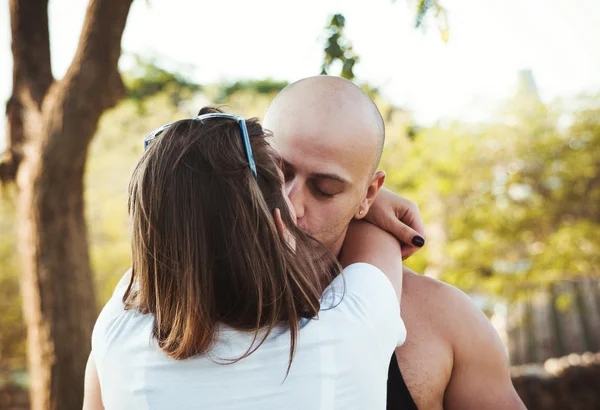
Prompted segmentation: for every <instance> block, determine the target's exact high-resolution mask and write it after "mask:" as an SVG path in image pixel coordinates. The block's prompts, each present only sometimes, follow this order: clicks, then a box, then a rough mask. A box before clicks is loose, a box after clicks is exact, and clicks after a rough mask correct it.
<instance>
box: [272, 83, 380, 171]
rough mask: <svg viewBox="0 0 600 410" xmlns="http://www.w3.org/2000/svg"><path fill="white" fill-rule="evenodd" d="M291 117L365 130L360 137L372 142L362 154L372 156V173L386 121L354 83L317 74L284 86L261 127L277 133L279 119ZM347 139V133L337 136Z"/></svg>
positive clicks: (371, 101) (283, 119) (378, 156)
mask: <svg viewBox="0 0 600 410" xmlns="http://www.w3.org/2000/svg"><path fill="white" fill-rule="evenodd" d="M290 119H295V120H298V121H311V122H317V123H325V122H327V123H333V125H335V123H340V122H345V123H346V124H347V125H349V126H357V127H360V128H361V129H364V130H365V131H367V132H366V133H365V134H364V135H363V136H362V138H366V139H367V141H369V142H371V143H372V144H373V145H372V147H371V149H368V151H367V152H365V153H364V154H368V155H370V156H371V159H372V167H371V172H374V171H375V169H376V168H377V166H378V165H379V161H380V159H381V154H382V152H383V145H384V142H385V124H384V121H383V118H382V116H381V113H380V112H379V109H378V108H377V105H375V103H374V102H373V100H371V98H370V97H369V96H368V95H367V94H366V93H365V92H364V91H363V90H361V89H360V88H359V87H358V86H357V85H356V84H354V83H352V82H351V81H348V80H346V79H344V78H341V77H334V76H326V75H319V76H314V77H308V78H304V79H302V80H299V81H296V82H294V83H292V84H290V85H288V86H287V87H285V88H284V89H283V90H282V91H281V92H280V93H279V94H278V95H277V96H276V97H275V99H274V100H273V102H272V103H271V105H270V107H269V109H268V110H267V113H266V115H265V119H264V126H265V128H268V129H270V130H272V131H274V132H275V134H277V128H278V127H279V126H280V125H281V121H285V122H289V121H290ZM340 137H342V138H345V139H346V140H345V141H344V142H345V143H352V141H348V139H347V137H348V135H340Z"/></svg>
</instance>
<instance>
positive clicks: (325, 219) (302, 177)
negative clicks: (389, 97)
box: [273, 121, 372, 253]
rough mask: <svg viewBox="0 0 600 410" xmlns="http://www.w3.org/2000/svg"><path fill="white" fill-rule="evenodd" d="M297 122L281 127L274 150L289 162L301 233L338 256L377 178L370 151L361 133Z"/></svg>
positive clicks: (286, 167)
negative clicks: (357, 135)
mask: <svg viewBox="0 0 600 410" xmlns="http://www.w3.org/2000/svg"><path fill="white" fill-rule="evenodd" d="M333 125H334V124H323V123H317V122H314V123H312V124H307V123H304V124H300V123H298V122H297V121H289V122H288V121H286V122H285V123H279V124H278V126H277V127H274V128H277V129H275V130H273V131H274V134H275V137H274V139H273V145H274V146H275V149H276V150H277V151H278V152H279V154H280V155H281V157H282V158H283V163H284V166H283V173H284V177H285V188H286V192H287V194H288V196H289V199H290V200H291V203H292V204H293V206H294V209H295V211H296V217H297V221H298V227H299V228H300V229H302V230H304V231H305V232H307V233H309V234H310V235H312V236H314V237H315V238H317V239H318V240H320V241H321V242H323V243H324V244H325V245H326V246H327V247H328V248H329V249H330V250H331V251H332V252H334V253H337V252H339V250H340V247H341V245H342V242H343V239H344V236H345V233H346V229H347V227H348V224H349V223H350V221H351V220H352V218H353V217H354V215H355V214H356V213H357V212H358V208H359V205H360V203H361V201H362V200H363V199H364V197H365V194H366V189H367V185H368V181H369V178H370V176H371V167H372V155H370V153H369V150H370V149H371V148H370V145H369V144H368V143H366V142H364V141H363V143H361V139H360V138H353V136H352V135H348V133H351V132H361V130H360V129H354V130H352V129H344V127H336V126H333Z"/></svg>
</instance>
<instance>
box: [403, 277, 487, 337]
mask: <svg viewBox="0 0 600 410" xmlns="http://www.w3.org/2000/svg"><path fill="white" fill-rule="evenodd" d="M402 298H403V299H402V309H403V311H404V307H405V303H406V305H409V304H410V305H411V306H406V307H407V308H408V309H409V310H411V311H412V310H415V309H418V310H419V311H420V313H421V314H420V316H421V317H423V316H425V317H426V318H427V320H428V321H429V322H430V325H431V326H433V327H435V328H436V330H438V331H439V332H440V333H443V334H444V337H445V339H446V341H447V342H449V343H451V344H452V345H455V344H456V343H458V342H460V341H461V339H464V338H468V337H469V335H470V334H472V333H473V332H477V331H478V330H481V328H485V329H486V330H488V331H490V330H492V331H493V328H492V327H491V323H490V322H489V320H488V319H487V317H486V316H485V315H484V314H483V312H482V311H481V309H479V308H478V307H477V306H476V305H475V304H474V303H473V301H472V300H471V298H470V297H469V296H468V295H467V294H465V293H464V292H463V291H461V290H460V289H458V288H456V287H454V286H451V285H449V284H447V283H444V282H442V281H440V280H437V279H434V278H431V277H428V276H424V275H420V274H418V273H415V272H413V271H411V270H410V269H408V268H404V275H403V289H402ZM407 313H408V312H407Z"/></svg>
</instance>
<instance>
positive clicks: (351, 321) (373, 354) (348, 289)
mask: <svg viewBox="0 0 600 410" xmlns="http://www.w3.org/2000/svg"><path fill="white" fill-rule="evenodd" d="M125 282H126V281H121V283H120V284H119V286H117V289H116V290H115V293H114V294H113V296H112V298H111V299H110V300H109V301H108V303H107V304H106V306H105V307H104V309H103V310H102V313H100V316H99V317H98V320H97V322H96V325H95V327H94V332H93V335H92V354H93V356H94V359H95V362H96V367H97V369H98V376H99V379H100V386H101V391H102V401H103V402H104V407H105V409H106V410H134V409H148V410H149V409H152V410H154V409H161V410H163V409H164V410H179V409H203V410H204V409H211V410H212V409H219V410H221V409H223V410H225V409H226V410H237V409H261V410H262V409H311V410H333V409H344V410H347V409H353V410H358V409H365V410H377V409H384V408H385V405H386V387H387V375H388V367H389V364H390V359H391V356H392V353H393V351H394V349H395V348H396V347H397V346H400V345H401V344H402V343H404V340H405V338H406V328H405V327H404V323H403V321H402V319H401V318H400V308H399V305H398V299H397V297H396V294H395V292H394V289H393V287H392V284H391V282H390V281H389V280H388V279H387V277H386V276H385V275H384V274H383V272H381V271H380V270H379V269H377V268H376V267H374V266H372V265H368V264H365V263H357V264H353V265H351V266H349V267H347V268H346V269H345V270H344V272H343V275H340V276H338V277H337V278H336V279H335V280H334V281H333V283H332V285H331V286H330V288H329V291H328V292H326V293H325V295H329V296H328V297H327V296H326V297H324V298H323V299H324V300H323V303H322V307H323V310H321V311H320V313H319V316H318V319H313V320H306V321H305V322H304V323H303V324H302V327H301V329H300V332H299V336H298V343H297V349H296V355H295V357H294V360H293V362H292V367H291V369H290V373H289V375H288V376H287V378H285V373H286V370H287V365H288V359H289V348H290V338H289V331H288V330H285V329H279V330H275V331H273V332H272V333H271V334H270V335H269V337H268V338H267V340H266V341H265V342H264V344H263V345H262V346H260V347H259V348H258V349H257V350H256V351H255V352H254V353H252V354H251V355H250V356H248V357H246V358H244V359H242V360H240V361H239V362H237V363H234V364H227V365H223V364H218V363H215V361H218V359H219V358H229V359H231V358H237V357H239V356H240V355H242V354H243V353H244V352H246V350H247V349H248V346H249V343H250V341H251V339H252V338H251V336H249V334H248V333H243V332H239V331H236V330H233V329H230V328H228V329H225V328H224V329H223V330H222V331H221V332H220V337H219V340H218V342H217V344H216V346H215V347H214V348H213V349H212V350H211V351H210V354H209V355H202V356H197V357H194V358H190V359H186V360H173V359H171V358H169V357H167V356H166V355H165V354H164V353H163V352H162V351H161V350H160V349H159V348H158V346H157V343H156V340H155V339H153V338H152V336H151V335H152V328H153V323H154V318H153V316H152V315H142V314H140V313H139V312H137V311H132V310H125V309H124V307H123V302H122V297H123V294H124V292H125V289H126V287H127V284H126V283H125ZM344 282H345V294H344V295H343V298H341V302H340V297H341V294H342V292H343V291H344ZM332 295H334V296H335V299H336V303H338V304H337V305H334V307H333V308H330V307H331V297H332ZM326 308H329V309H326Z"/></svg>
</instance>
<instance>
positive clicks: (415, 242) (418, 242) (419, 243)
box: [411, 236, 425, 248]
mask: <svg viewBox="0 0 600 410" xmlns="http://www.w3.org/2000/svg"><path fill="white" fill-rule="evenodd" d="M411 242H412V244H413V245H415V246H418V247H419V248H420V247H421V246H423V245H425V239H423V238H421V237H420V236H415V237H413V238H412V240H411Z"/></svg>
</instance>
